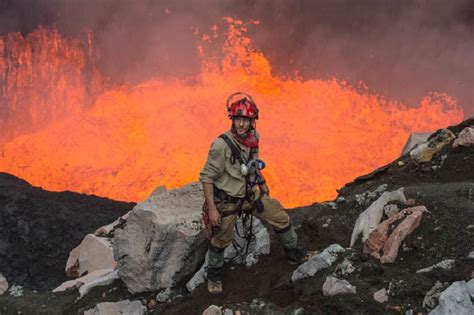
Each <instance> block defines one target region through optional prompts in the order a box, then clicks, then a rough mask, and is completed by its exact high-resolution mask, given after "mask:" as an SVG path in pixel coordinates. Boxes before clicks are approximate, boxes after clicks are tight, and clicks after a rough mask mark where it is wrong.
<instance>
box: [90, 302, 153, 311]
mask: <svg viewBox="0 0 474 315" xmlns="http://www.w3.org/2000/svg"><path fill="white" fill-rule="evenodd" d="M146 311H147V310H146V307H145V306H144V305H142V303H141V302H140V301H133V302H131V301H129V300H125V301H120V302H116V303H112V302H104V303H99V304H97V305H96V306H95V307H94V308H93V309H90V310H87V311H85V312H84V315H112V314H129V315H142V314H145V313H146Z"/></svg>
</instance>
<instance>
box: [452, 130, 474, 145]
mask: <svg viewBox="0 0 474 315" xmlns="http://www.w3.org/2000/svg"><path fill="white" fill-rule="evenodd" d="M473 145H474V126H470V127H466V128H464V129H463V130H462V131H461V132H460V133H459V135H458V137H457V138H456V140H454V142H453V148H456V147H458V146H465V147H469V146H473Z"/></svg>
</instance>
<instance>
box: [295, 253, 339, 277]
mask: <svg viewBox="0 0 474 315" xmlns="http://www.w3.org/2000/svg"><path fill="white" fill-rule="evenodd" d="M342 252H345V249H344V248H343V247H342V246H341V245H339V244H332V245H330V246H328V247H327V248H326V249H324V250H323V251H322V252H321V253H319V254H317V255H316V256H313V257H311V259H310V260H308V261H307V262H305V263H303V264H301V265H300V266H298V268H296V270H295V271H294V272H293V275H292V276H291V281H293V282H294V281H297V280H300V279H303V278H307V277H312V276H314V275H315V274H316V273H317V272H318V271H320V270H323V269H326V268H328V267H329V266H331V265H332V264H333V263H334V262H335V261H336V260H337V258H338V254H339V253H342Z"/></svg>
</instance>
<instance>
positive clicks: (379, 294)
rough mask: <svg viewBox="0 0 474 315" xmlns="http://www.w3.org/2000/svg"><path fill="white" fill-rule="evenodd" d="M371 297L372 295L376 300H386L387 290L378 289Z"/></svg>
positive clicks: (380, 301) (383, 301) (382, 301)
mask: <svg viewBox="0 0 474 315" xmlns="http://www.w3.org/2000/svg"><path fill="white" fill-rule="evenodd" d="M373 297H374V300H376V301H377V302H379V303H385V302H387V301H388V291H387V289H385V288H383V289H380V290H378V291H377V292H375V293H374V295H373Z"/></svg>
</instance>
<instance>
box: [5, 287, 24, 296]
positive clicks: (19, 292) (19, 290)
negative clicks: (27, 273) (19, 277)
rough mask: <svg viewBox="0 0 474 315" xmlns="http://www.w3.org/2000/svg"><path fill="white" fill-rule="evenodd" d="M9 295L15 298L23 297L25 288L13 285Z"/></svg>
mask: <svg viewBox="0 0 474 315" xmlns="http://www.w3.org/2000/svg"><path fill="white" fill-rule="evenodd" d="M8 293H10V295H11V296H14V297H20V296H23V287H22V286H21V285H12V286H11V287H10V289H9V290H8Z"/></svg>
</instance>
